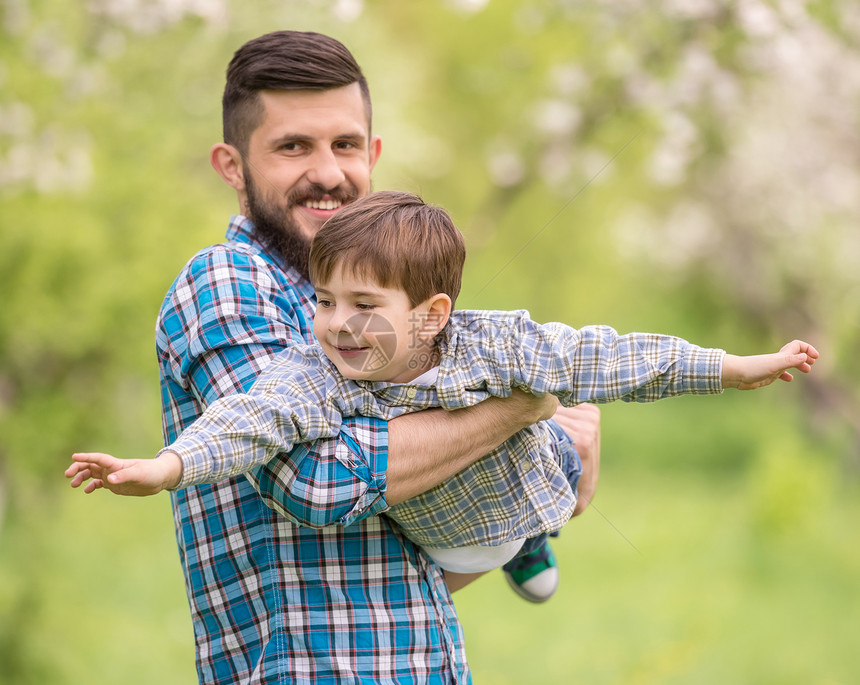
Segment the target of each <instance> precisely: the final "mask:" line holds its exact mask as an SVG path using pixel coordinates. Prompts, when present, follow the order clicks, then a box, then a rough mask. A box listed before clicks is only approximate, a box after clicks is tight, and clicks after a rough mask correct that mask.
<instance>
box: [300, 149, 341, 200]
mask: <svg viewBox="0 0 860 685" xmlns="http://www.w3.org/2000/svg"><path fill="white" fill-rule="evenodd" d="M310 161H311V165H310V168H309V169H308V172H307V178H308V180H309V181H310V182H311V183H314V184H316V185H318V186H321V187H323V188H325V189H326V190H333V189H334V188H337V187H338V186H339V185H340V184H341V183H343V182H344V181H345V180H346V174H344V173H343V169H342V168H341V166H340V160H338V158H337V156H336V155H335V154H334V151H333V150H331V149H329V148H326V149H324V150H319V151H317V152H315V153H314V155H313V156H312V157H311V160H310Z"/></svg>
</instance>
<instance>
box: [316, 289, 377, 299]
mask: <svg viewBox="0 0 860 685" xmlns="http://www.w3.org/2000/svg"><path fill="white" fill-rule="evenodd" d="M314 290H316V292H317V294H320V293H321V294H323V295H331V292H330V291H328V290H326V289H325V288H320V287H316V288H314ZM346 294H347V295H348V296H349V297H379V296H380V293H379V292H378V291H373V290H350V291H349V292H347V293H346Z"/></svg>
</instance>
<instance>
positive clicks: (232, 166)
mask: <svg viewBox="0 0 860 685" xmlns="http://www.w3.org/2000/svg"><path fill="white" fill-rule="evenodd" d="M209 163H210V164H211V165H212V168H213V169H215V171H217V172H218V175H219V176H220V177H221V178H223V179H224V181H225V182H226V183H227V185H228V186H230V187H231V188H234V189H235V190H236V191H238V192H240V193H241V192H244V190H245V170H244V166H243V165H242V155H241V154H240V153H239V150H238V149H236V148H235V147H233V146H232V145H228V144H227V143H216V144H215V145H213V146H212V149H211V150H210V151H209Z"/></svg>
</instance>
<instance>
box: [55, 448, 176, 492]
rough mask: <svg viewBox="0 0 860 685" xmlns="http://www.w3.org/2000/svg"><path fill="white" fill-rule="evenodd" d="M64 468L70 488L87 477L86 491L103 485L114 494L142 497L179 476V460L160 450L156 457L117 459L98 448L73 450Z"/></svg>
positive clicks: (170, 482)
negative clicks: (91, 450) (93, 450)
mask: <svg viewBox="0 0 860 685" xmlns="http://www.w3.org/2000/svg"><path fill="white" fill-rule="evenodd" d="M72 459H73V460H74V461H73V463H72V465H71V466H69V468H67V469H66V478H71V479H72V482H71V486H72V487H73V488H77V487H80V486H81V485H82V484H83V483H84V482H86V481H87V480H89V481H90V482H89V483H87V485H86V487H85V488H84V492H86V493H87V494H89V493H91V492H95V491H96V490H98V489H100V488H105V489H107V490H110V491H111V492H113V493H115V494H117V495H131V496H134V497H144V496H146V495H154V494H156V493H158V492H161V491H162V490H165V489H167V488H173V487H176V485H178V484H179V479H180V477H181V476H182V461H181V460H180V459H179V455H177V454H175V453H174V452H170V451H165V452H162V453H161V454H160V455H159V456H158V457H157V458H155V459H117V458H116V457H112V456H111V455H109V454H103V453H101V452H83V453H79V454H73V455H72Z"/></svg>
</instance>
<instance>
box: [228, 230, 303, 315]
mask: <svg viewBox="0 0 860 685" xmlns="http://www.w3.org/2000/svg"><path fill="white" fill-rule="evenodd" d="M225 237H226V238H227V240H231V241H235V242H238V243H244V244H245V245H248V247H250V248H251V250H252V251H253V252H255V253H256V254H259V255H260V256H261V257H262V258H263V259H265V260H266V261H267V262H269V263H271V264H274V265H275V266H277V267H278V268H279V269H281V270H282V271H284V272H285V273H286V274H287V276H288V278H289V279H290V281H291V282H292V283H293V285H294V286H295V287H298V288H299V289H300V290H302V292H303V293H304V294H305V295H306V296H308V297H310V299H311V301H312V302H316V298H315V295H314V289H313V287H312V286H311V284H310V283H309V282H308V281H307V280H306V279H305V278H304V276H302V275H301V274H300V273H299V272H298V271H297V270H296V269H295V268H294V267H293V266H291V265H289V264H287V263H285V262H284V260H283V259H281V257H280V256H278V255H275V254H272V253H271V252H269V251H268V250H267V249H266V246H265V245H263V243H262V242H261V241H260V239H259V238H258V237H257V228H256V227H255V226H254V223H253V222H252V221H251V220H250V219H249V218H248V217H246V216H243V215H242V214H234V215H233V216H231V217H230V225H229V226H228V227H227V234H226V235H225Z"/></svg>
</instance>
